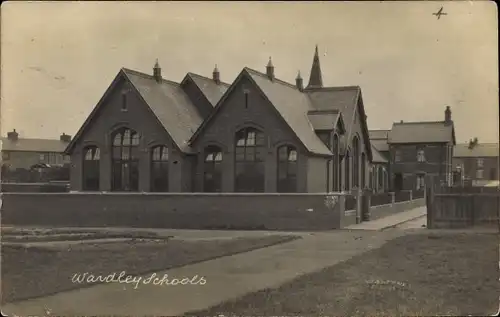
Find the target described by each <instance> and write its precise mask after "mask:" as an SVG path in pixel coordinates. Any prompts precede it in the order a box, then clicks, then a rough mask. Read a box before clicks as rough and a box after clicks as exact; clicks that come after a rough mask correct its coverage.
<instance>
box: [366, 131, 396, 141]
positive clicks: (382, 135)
mask: <svg viewBox="0 0 500 317" xmlns="http://www.w3.org/2000/svg"><path fill="white" fill-rule="evenodd" d="M389 132H391V130H369V131H368V134H369V135H370V140H381V139H382V140H387V138H388V137H389Z"/></svg>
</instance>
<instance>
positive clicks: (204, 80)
mask: <svg viewBox="0 0 500 317" xmlns="http://www.w3.org/2000/svg"><path fill="white" fill-rule="evenodd" d="M186 77H189V78H191V80H193V82H194V83H195V84H196V86H198V88H199V89H200V90H201V92H202V93H203V94H204V95H205V97H206V98H207V100H208V101H209V102H210V104H211V105H212V106H213V107H215V105H216V104H217V103H218V102H219V100H220V99H221V98H222V96H223V95H224V93H225V92H226V91H227V90H228V88H229V86H231V85H230V84H227V83H224V82H220V83H219V84H217V83H216V82H215V81H214V80H213V79H211V78H208V77H205V76H202V75H198V74H194V73H187V75H186ZM185 80H186V78H184V80H183V81H182V82H184V81H185ZM182 82H181V85H182Z"/></svg>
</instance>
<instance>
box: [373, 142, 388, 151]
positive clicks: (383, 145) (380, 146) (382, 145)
mask: <svg viewBox="0 0 500 317" xmlns="http://www.w3.org/2000/svg"><path fill="white" fill-rule="evenodd" d="M370 143H371V144H372V145H373V146H374V147H375V148H376V149H377V150H378V151H380V152H387V151H389V144H388V143H387V140H384V139H379V140H377V139H375V140H370Z"/></svg>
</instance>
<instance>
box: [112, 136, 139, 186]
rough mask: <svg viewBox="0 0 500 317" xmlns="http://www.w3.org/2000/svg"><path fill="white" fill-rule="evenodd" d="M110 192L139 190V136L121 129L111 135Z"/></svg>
mask: <svg viewBox="0 0 500 317" xmlns="http://www.w3.org/2000/svg"><path fill="white" fill-rule="evenodd" d="M112 139H113V146H112V153H113V159H112V160H113V165H112V176H113V177H112V187H111V188H112V190H114V191H137V190H139V134H138V133H137V132H135V131H134V130H131V129H128V128H121V129H119V130H117V131H115V132H114V133H113V134H112Z"/></svg>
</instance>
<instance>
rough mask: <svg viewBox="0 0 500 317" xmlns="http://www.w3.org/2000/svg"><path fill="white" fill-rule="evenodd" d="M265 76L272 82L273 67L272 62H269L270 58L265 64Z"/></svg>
mask: <svg viewBox="0 0 500 317" xmlns="http://www.w3.org/2000/svg"><path fill="white" fill-rule="evenodd" d="M266 74H267V77H269V79H271V80H273V79H274V65H273V61H272V60H271V56H269V62H268V63H267V66H266Z"/></svg>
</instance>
